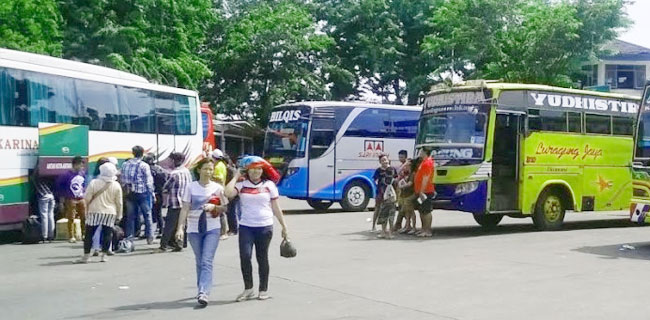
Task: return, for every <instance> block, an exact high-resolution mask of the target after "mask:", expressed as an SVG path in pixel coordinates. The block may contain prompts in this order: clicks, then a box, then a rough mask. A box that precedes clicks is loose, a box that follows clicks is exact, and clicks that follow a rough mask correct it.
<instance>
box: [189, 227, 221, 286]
mask: <svg viewBox="0 0 650 320" xmlns="http://www.w3.org/2000/svg"><path fill="white" fill-rule="evenodd" d="M220 235H221V229H212V230H210V231H206V232H203V233H198V232H191V233H189V232H188V233H187V240H188V241H189V242H190V245H191V246H192V251H194V257H195V259H196V287H197V288H198V290H199V294H201V293H204V294H206V295H208V296H209V295H210V289H212V261H213V260H214V254H215V253H216V252H217V247H218V246H219V236H220Z"/></svg>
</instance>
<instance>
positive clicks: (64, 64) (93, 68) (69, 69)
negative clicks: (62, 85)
mask: <svg viewBox="0 0 650 320" xmlns="http://www.w3.org/2000/svg"><path fill="white" fill-rule="evenodd" d="M0 67H7V68H15V69H20V70H27V71H34V72H42V73H47V74H54V75H59V76H64V77H70V78H75V79H84V80H91V81H98V82H104V83H111V84H117V85H123V86H129V87H136V88H143V89H150V90H155V91H163V92H170V93H176V94H183V95H187V96H196V95H197V93H196V92H195V91H192V90H186V89H181V88H175V87H169V86H164V85H159V84H154V83H150V82H149V81H148V80H147V79H146V78H143V77H141V76H138V75H135V74H132V73H128V72H124V71H120V70H115V69H111V68H107V67H102V66H97V65H92V64H88V63H83V62H78V61H72V60H66V59H61V58H55V57H50V56H46V55H41V54H35V53H29V52H22V51H16V50H10V49H5V48H0Z"/></svg>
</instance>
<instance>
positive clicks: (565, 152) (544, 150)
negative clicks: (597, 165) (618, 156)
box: [526, 142, 603, 163]
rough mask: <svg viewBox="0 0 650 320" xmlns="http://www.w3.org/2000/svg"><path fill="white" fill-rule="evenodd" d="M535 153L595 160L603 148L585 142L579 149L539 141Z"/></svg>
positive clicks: (600, 155)
mask: <svg viewBox="0 0 650 320" xmlns="http://www.w3.org/2000/svg"><path fill="white" fill-rule="evenodd" d="M535 154H536V155H550V156H555V157H557V159H562V158H564V157H567V158H570V159H572V160H576V159H580V160H585V159H590V160H597V159H598V158H601V157H603V149H600V148H594V147H591V146H589V145H588V144H585V147H584V149H582V150H581V149H580V148H577V147H566V146H553V145H548V144H544V142H540V143H539V144H538V145H537V148H536V149H535ZM527 158H530V157H527ZM535 161H536V159H535V160H534V161H528V160H527V161H526V162H528V163H534V162H535Z"/></svg>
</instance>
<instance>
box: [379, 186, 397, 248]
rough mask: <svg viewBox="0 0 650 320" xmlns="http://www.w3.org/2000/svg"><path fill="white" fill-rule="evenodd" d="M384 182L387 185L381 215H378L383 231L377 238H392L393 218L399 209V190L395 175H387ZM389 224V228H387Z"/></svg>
mask: <svg viewBox="0 0 650 320" xmlns="http://www.w3.org/2000/svg"><path fill="white" fill-rule="evenodd" d="M383 184H384V185H385V186H386V187H385V190H384V196H383V199H382V202H381V205H380V208H379V217H377V223H379V224H380V225H381V233H380V234H378V235H377V238H388V239H392V238H393V234H392V230H393V220H394V219H395V212H396V211H397V192H396V191H395V186H394V184H395V178H394V177H393V176H386V177H384V182H383ZM387 224H388V228H386V225H387Z"/></svg>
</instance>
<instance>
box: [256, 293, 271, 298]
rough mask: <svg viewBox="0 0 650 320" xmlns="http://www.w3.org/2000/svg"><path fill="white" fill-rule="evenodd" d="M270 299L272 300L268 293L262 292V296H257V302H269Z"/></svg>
mask: <svg viewBox="0 0 650 320" xmlns="http://www.w3.org/2000/svg"><path fill="white" fill-rule="evenodd" d="M268 298H270V296H269V293H268V292H266V291H260V294H259V295H258V296H257V300H267V299H268Z"/></svg>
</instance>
